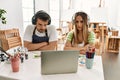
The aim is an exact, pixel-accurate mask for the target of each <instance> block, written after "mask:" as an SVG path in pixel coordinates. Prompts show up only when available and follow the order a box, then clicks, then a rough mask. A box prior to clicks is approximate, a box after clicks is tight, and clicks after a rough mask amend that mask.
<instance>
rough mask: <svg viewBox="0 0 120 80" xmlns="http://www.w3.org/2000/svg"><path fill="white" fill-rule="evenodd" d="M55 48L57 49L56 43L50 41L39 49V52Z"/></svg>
mask: <svg viewBox="0 0 120 80" xmlns="http://www.w3.org/2000/svg"><path fill="white" fill-rule="evenodd" d="M56 47H57V41H52V42H49V44H48V45H45V46H43V47H40V48H39V50H55V48H56Z"/></svg>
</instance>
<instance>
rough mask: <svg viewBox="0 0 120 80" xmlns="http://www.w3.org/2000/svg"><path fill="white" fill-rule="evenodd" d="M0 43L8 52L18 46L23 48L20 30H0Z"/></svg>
mask: <svg viewBox="0 0 120 80" xmlns="http://www.w3.org/2000/svg"><path fill="white" fill-rule="evenodd" d="M0 41H1V46H2V47H3V49H4V50H8V49H10V48H13V47H16V46H22V41H21V37H20V34H19V29H15V28H14V29H7V30H0Z"/></svg>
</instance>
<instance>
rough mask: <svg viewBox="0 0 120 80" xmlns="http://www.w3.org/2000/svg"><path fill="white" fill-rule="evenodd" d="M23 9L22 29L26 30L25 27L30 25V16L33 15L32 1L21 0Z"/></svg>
mask: <svg viewBox="0 0 120 80" xmlns="http://www.w3.org/2000/svg"><path fill="white" fill-rule="evenodd" d="M22 8H23V27H24V30H25V29H26V27H27V25H29V24H31V19H32V16H33V15H34V0H22Z"/></svg>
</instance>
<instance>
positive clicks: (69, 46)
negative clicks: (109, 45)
mask: <svg viewBox="0 0 120 80" xmlns="http://www.w3.org/2000/svg"><path fill="white" fill-rule="evenodd" d="M73 25H74V29H73V30H72V31H71V32H69V33H68V35H67V41H66V43H65V46H64V50H80V53H81V54H85V52H86V48H87V46H88V45H89V44H90V45H92V46H93V47H94V42H95V34H94V32H89V31H88V25H89V24H88V15H87V14H86V13H85V12H76V13H75V15H74V16H73Z"/></svg>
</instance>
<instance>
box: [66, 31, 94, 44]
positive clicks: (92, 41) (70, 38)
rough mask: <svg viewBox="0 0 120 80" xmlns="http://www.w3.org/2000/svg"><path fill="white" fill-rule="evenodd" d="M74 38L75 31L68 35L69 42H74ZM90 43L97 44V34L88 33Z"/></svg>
mask: <svg viewBox="0 0 120 80" xmlns="http://www.w3.org/2000/svg"><path fill="white" fill-rule="evenodd" d="M72 38H73V31H71V32H69V33H68V35H67V40H68V41H70V42H71V41H72ZM88 43H95V33H94V32H92V31H91V32H88Z"/></svg>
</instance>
